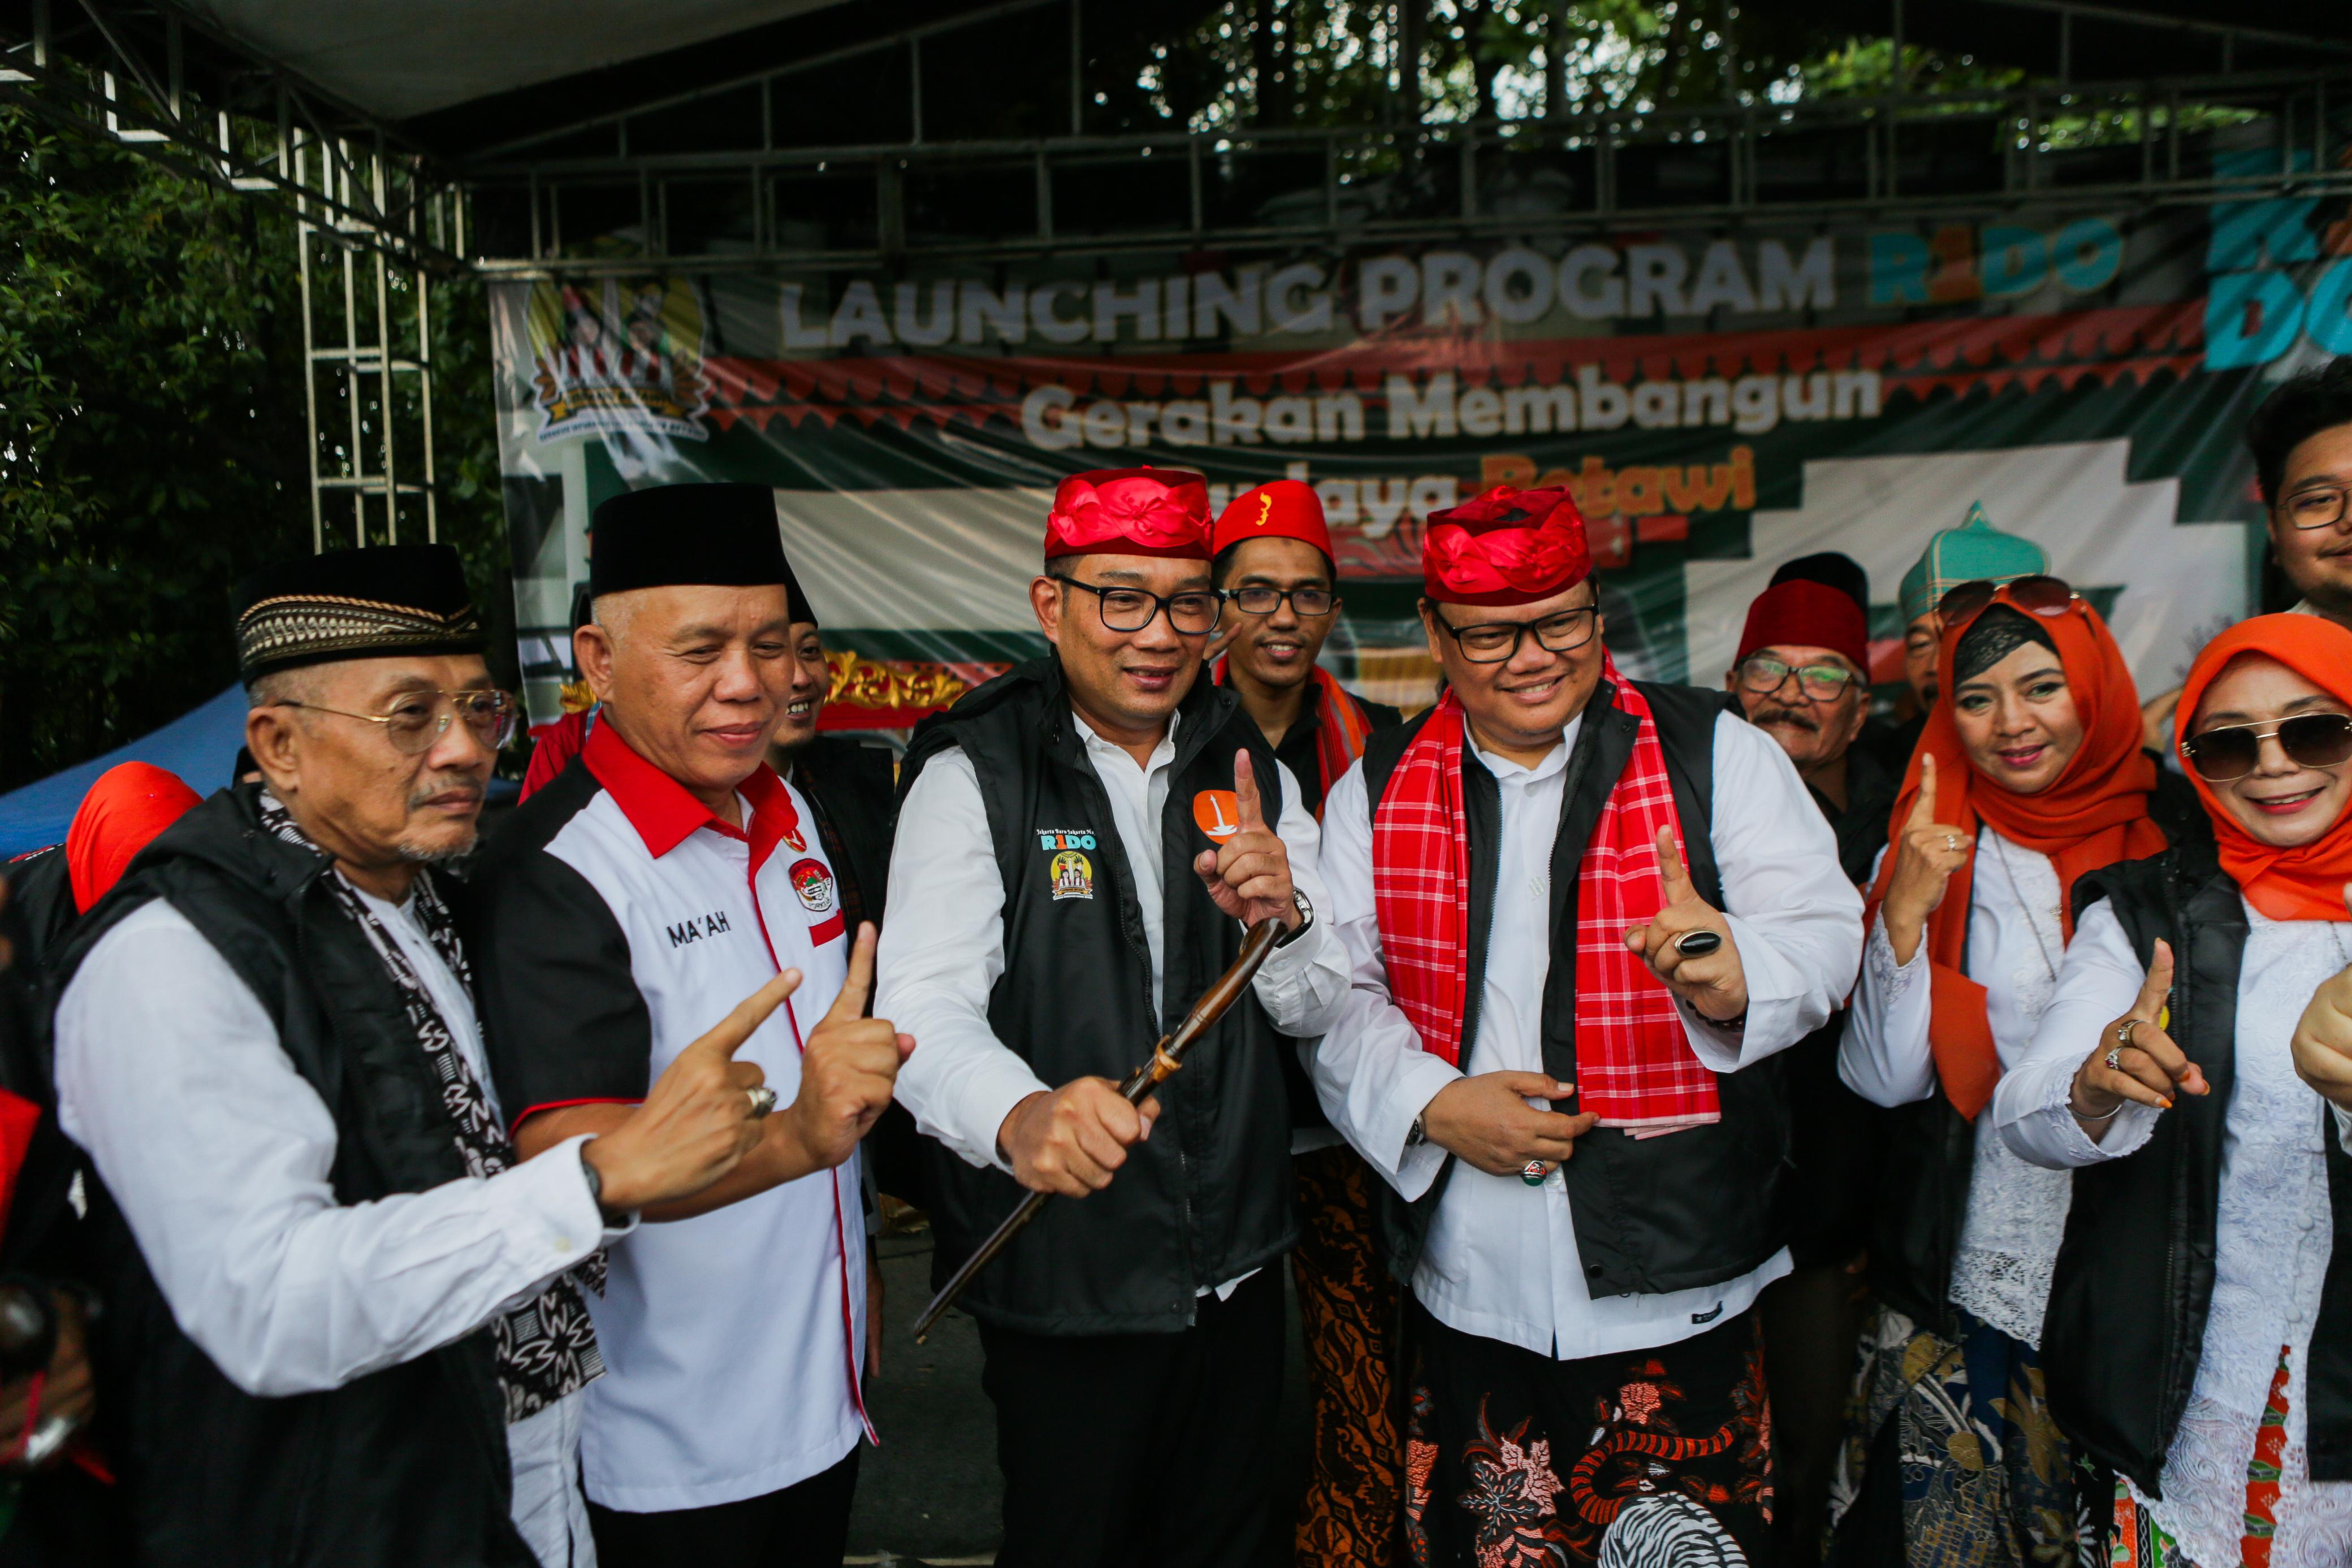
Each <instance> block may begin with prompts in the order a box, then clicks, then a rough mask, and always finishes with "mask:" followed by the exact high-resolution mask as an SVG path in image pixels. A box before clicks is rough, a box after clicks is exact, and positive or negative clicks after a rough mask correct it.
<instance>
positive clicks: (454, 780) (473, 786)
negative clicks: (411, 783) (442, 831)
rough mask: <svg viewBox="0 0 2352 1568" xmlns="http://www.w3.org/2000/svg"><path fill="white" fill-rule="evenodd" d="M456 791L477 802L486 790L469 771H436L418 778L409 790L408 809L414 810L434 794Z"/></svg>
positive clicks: (439, 794) (431, 798)
mask: <svg viewBox="0 0 2352 1568" xmlns="http://www.w3.org/2000/svg"><path fill="white" fill-rule="evenodd" d="M457 793H464V794H467V795H470V796H472V797H473V798H474V800H476V801H477V802H479V801H480V800H481V799H482V797H483V795H484V794H485V793H486V790H485V787H484V785H483V783H482V781H481V780H480V779H477V778H475V777H474V776H473V775H472V774H470V773H436V774H434V775H432V776H431V777H429V778H425V779H418V780H417V782H416V786H415V789H411V790H409V792H408V805H409V809H410V810H415V809H416V808H417V807H419V806H422V805H424V804H425V802H427V801H429V800H433V799H434V798H435V797H436V796H441V795H449V794H457Z"/></svg>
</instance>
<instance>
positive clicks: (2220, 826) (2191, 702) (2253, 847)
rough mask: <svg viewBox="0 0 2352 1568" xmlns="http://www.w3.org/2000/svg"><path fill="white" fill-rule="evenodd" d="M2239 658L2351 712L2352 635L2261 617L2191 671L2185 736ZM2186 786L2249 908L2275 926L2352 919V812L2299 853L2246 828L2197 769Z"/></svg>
mask: <svg viewBox="0 0 2352 1568" xmlns="http://www.w3.org/2000/svg"><path fill="white" fill-rule="evenodd" d="M2241 653H2263V654H2266V655H2268V656H2269V657H2271V658H2273V659H2276V660H2277V661H2278V662H2279V663H2280V664H2284V665H2285V666H2286V667H2287V668H2288V669H2290V670H2293V671H2294V673H2295V674H2298V675H2301V676H2302V677H2303V678H2304V679H2305V680H2306V681H2309V682H2310V683H2311V684H2312V685H2315V686H2317V687H2318V688H2319V689H2320V690H2321V691H2324V692H2326V693H2327V694H2328V695H2330V696H2333V697H2336V698H2337V699H2339V700H2341V701H2343V702H2345V703H2347V704H2352V632H2347V631H2346V630H2345V629H2344V628H2343V627H2341V626H2338V625H2337V624H2336V622H2333V621H2326V620H2322V619H2321V618H2320V617H2318V616H2316V615H2257V616H2256V617H2254V619H2252V621H2241V622H2238V624H2236V625H2235V626H2232V627H2231V628H2230V629H2229V630H2228V631H2227V632H2222V633H2221V635H2220V636H2219V637H2216V638H2214V639H2213V640H2212V641H2211V642H2210V643H2206V644H2205V651H2204V652H2203V653H2200V654H2198V655H2197V662H2196V664H2192V665H2190V666H2189V679H2188V680H2186V681H2184V682H2183V683H2181V687H2180V709H2179V711H2180V724H2181V727H2182V730H2183V732H2184V733H2185V732H2186V729H2187V727H2188V725H2189V720H2190V719H2192V718H2194V717H2195V716H2196V714H2197V704H2198V702H2199V700H2200V699H2201V698H2202V697H2203V696H2204V695H2205V688H2206V687H2208V686H2210V685H2212V684H2213V680H2214V677H2216V676H2217V675H2219V674H2221V671H2222V668H2223V667H2224V666H2225V665H2227V664H2229V662H2230V661H2231V660H2232V659H2234V658H2236V657H2237V656H2238V655H2239V654H2241ZM2189 782H2190V783H2192V784H2194V785H2196V786H2197V794H2198V797H2199V798H2200V800H2203V801H2204V802H2205V814H2206V815H2207V816H2209V817H2210V818H2212V819H2213V837H2214V839H2215V840H2216V841H2218V842H2219V843H2220V845H2221V869H2222V870H2223V871H2226V872H2228V873H2230V875H2231V878H2232V879H2233V880H2235V881H2236V883H2237V884H2238V890H2239V891H2240V892H2242V893H2243V894H2245V895H2246V902H2247V903H2248V904H2252V905H2253V906H2254V907H2255V908H2256V909H2259V910H2261V911H2262V912H2263V914H2264V915H2269V916H2270V917H2271V918H2272V919H2273V920H2344V919H2352V915H2347V911H2346V910H2345V907H2344V884H2345V883H2347V882H2352V811H2347V812H2346V813H2345V814H2344V815H2342V816H2340V817H2338V818H2336V825H2335V826H2334V827H2332V828H2330V829H2328V830H2327V831H2326V834H2324V835H2323V836H2322V837H2320V838H2317V839H2315V840H2314V841H2311V842H2310V843H2307V844H2305V845H2303V846H2302V847H2301V848H2299V849H2292V850H2282V849H2276V848H2273V847H2272V846H2271V845H2269V844H2265V843H2263V842H2262V841H2260V840H2258V839H2256V838H2255V837H2254V836H2253V835H2252V833H2249V832H2247V831H2246V830H2245V829H2244V828H2242V827H2241V826H2240V825H2239V823H2238V819H2237V818H2235V817H2233V816H2231V814H2230V809H2229V808H2228V807H2227V806H2224V805H2223V804H2221V800H2220V799H2219V798H2218V797H2216V796H2215V795H2214V793H2213V787H2212V786H2211V785H2210V784H2208V783H2206V782H2205V780H2204V779H2200V778H2199V777H2198V776H2197V770H2196V769H2195V768H2189Z"/></svg>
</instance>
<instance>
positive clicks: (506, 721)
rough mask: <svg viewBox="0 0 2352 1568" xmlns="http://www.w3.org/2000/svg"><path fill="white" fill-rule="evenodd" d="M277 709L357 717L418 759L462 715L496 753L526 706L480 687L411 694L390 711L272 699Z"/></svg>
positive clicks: (469, 726) (502, 745) (478, 736)
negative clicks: (379, 728) (362, 711)
mask: <svg viewBox="0 0 2352 1568" xmlns="http://www.w3.org/2000/svg"><path fill="white" fill-rule="evenodd" d="M270 706H273V707H299V708H305V709H308V710H309V711H310V712H311V713H331V714H333V715H334V716H336V717H337V718H355V719H358V720H359V721H360V722H362V724H373V725H381V726H382V727H383V736H384V738H385V739H386V740H389V741H391V742H392V747H393V749H394V751H397V752H399V753H400V754H401V755H402V756H404V757H415V756H416V755H418V754H419V753H421V752H426V751H430V750H432V749H433V746H434V743H435V742H436V741H438V740H439V739H440V738H441V737H443V736H445V735H446V734H448V733H449V725H450V723H451V721H452V720H455V719H458V718H462V719H464V720H465V721H466V727H467V729H469V730H471V731H473V733H474V738H475V739H476V740H478V741H480V742H481V743H482V744H483V745H484V746H486V747H489V748H490V749H491V750H492V751H502V750H504V749H505V748H506V744H507V742H508V741H509V740H512V739H513V738H514V733H515V726H516V722H517V720H518V719H519V718H520V715H521V709H520V707H519V706H517V704H516V702H515V699H514V698H513V697H512V696H510V695H508V694H507V693H505V692H502V691H498V690H496V689H492V690H488V691H484V690H480V689H478V688H477V689H475V690H471V691H462V692H410V693H407V694H406V695H404V696H402V697H401V698H399V700H398V701H396V702H395V703H394V705H393V709H392V711H391V712H390V713H352V712H351V711H349V710H348V709H345V708H339V707H327V706H323V705H321V704H319V703H304V702H295V701H293V700H292V699H290V698H289V699H288V700H286V701H283V702H278V703H273V704H271V705H270Z"/></svg>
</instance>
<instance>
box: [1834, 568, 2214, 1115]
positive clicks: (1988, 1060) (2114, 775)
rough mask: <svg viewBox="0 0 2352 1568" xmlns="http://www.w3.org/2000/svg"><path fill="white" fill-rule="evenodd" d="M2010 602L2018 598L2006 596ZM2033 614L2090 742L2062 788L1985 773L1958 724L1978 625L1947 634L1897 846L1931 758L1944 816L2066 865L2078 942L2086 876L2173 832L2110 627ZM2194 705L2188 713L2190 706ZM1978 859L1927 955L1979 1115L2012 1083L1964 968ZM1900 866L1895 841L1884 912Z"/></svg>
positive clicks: (1934, 1042)
mask: <svg viewBox="0 0 2352 1568" xmlns="http://www.w3.org/2000/svg"><path fill="white" fill-rule="evenodd" d="M1995 602H1996V603H2006V602H2007V601H1995ZM2020 613H2021V614H2027V615H2029V616H2030V617H2031V619H2032V621H2033V622H2034V623H2035V624H2036V625H2038V626H2040V627H2041V628H2042V631H2044V632H2048V633H2049V634H2050V640H2051V641H2052V642H2053V643H2056V644H2057V645H2058V663H2059V664H2060V666H2061V667H2062V668H2063V669H2064V670H2065V672H2066V685H2067V687H2068V688H2069V689H2070V690H2071V691H2072V692H2073V693H2074V711H2075V712H2076V713H2077V714H2078V715H2080V716H2081V717H2082V720H2083V744H2082V745H2081V747H2078V748H2077V749H2076V750H2075V753H2074V757H2073V758H2070V759H2069V760H2068V762H2067V764H2066V767H2065V770H2064V771H2063V772H2062V773H2060V774H2059V775H2058V777H2057V779H2055V780H2053V782H2052V783H2051V786H2050V788H2048V789H2044V790H2043V791H2042V793H2040V794H2039V795H2019V794H2016V793H2014V792H2012V791H2011V790H2009V789H2003V788H2002V787H2001V786H2000V785H1999V784H1996V783H1994V782H1993V781H1992V780H1991V779H1988V778H1986V777H1985V776H1984V775H1983V774H1981V773H1979V772H1978V771H1977V770H1976V768H1975V767H1974V766H1973V765H1972V764H1970V763H1969V757H1968V752H1967V750H1966V749H1965V748H1964V747H1962V746H1961V745H1960V735H1959V731H1958V728H1956V727H1954V725H1953V723H1952V706H1951V703H1952V699H1951V692H1952V687H1953V685H1954V682H1953V679H1952V663H1953V656H1954V653H1956V651H1957V650H1958V647H1959V642H1960V636H1961V634H1962V632H1965V631H1966V630H1967V627H1968V626H1969V625H1973V624H1975V618H1971V619H1970V620H1969V622H1967V623H1966V624H1965V625H1962V626H1956V627H1953V628H1951V629H1949V630H1948V631H1947V632H1945V633H1944V642H1943V647H1942V648H1941V650H1940V651H1939V652H1938V653H1937V656H1936V678H1937V690H1938V691H1939V692H1941V693H1943V694H1944V695H1942V696H1940V697H1939V698H1937V702H1936V706H1934V707H1933V708H1931V709H1929V710H1928V713H1927V729H1926V731H1925V732H1924V733H1922V734H1921V736H1920V737H1919V745H1918V747H1917V749H1916V750H1915V751H1914V752H1913V753H1912V754H1911V765H1910V767H1909V768H1907V769H1906V771H1905V773H1904V775H1903V791H1902V793H1901V794H1900V795H1899V796H1897V797H1896V798H1895V815H1894V817H1893V819H1892V826H1893V831H1892V834H1891V836H1890V844H1895V843H1899V842H1900V841H1901V839H1902V834H1903V824H1904V822H1905V821H1907V820H1908V819H1909V817H1910V815H1911V807H1912V804H1913V803H1914V802H1915V801H1916V800H1918V798H1919V759H1920V758H1922V757H1925V756H1933V757H1934V758H1935V759H1936V821H1938V822H1941V823H1944V824H1946V825H1948V826H1949V827H1950V828H1951V829H1952V830H1953V831H1956V832H1958V834H1960V836H1961V837H1962V838H1964V839H1966V840H1967V841H1969V842H1971V843H1973V842H1974V841H1976V836H1977V827H1978V824H1979V823H1982V822H1989V823H1990V824H1991V825H1992V827H1993V829H1994V831H1997V832H1999V833H2000V835H2001V836H2002V837H2004V838H2006V839H2008V840H2009V841H2011V842H2012V843H2016V844H2020V845H2021V846H2023V847H2024V848H2026V849H2029V850H2033V851H2036V852H2040V853H2042V854H2045V855H2048V856H2049V857H2050V859H2051V860H2052V861H2053V862H2054V863H2055V864H2056V866H2057V868H2058V918H2059V923H2060V926H2061V929H2062V930H2063V933H2064V935H2065V936H2066V938H2067V939H2068V940H2070V941H2071V940H2072V939H2073V937H2074V912H2073V908H2072V904H2071V900H2072V899H2073V897H2074V879H2075V878H2076V877H2079V876H2081V875H2082V874H2083V873H2084V872H2087V871H2096V870H2098V869H2099V868H2100V867H2101V866H2104V865H2112V864H2114V863H2115V862H2117V861H2126V860H2138V859H2141V858H2143V857H2144V856H2147V855H2152V854H2157V853H2158V852H2161V851H2162V850H2163V849H2164V848H2165V841H2164V832H2163V830H2162V829H2160V828H2158V826H2157V825H2156V824H2155V823H2154V822H2152V821H2148V816H2147V797H2148V793H2149V791H2151V790H2153V789H2155V788H2156V761H2155V759H2154V758H2151V757H2149V756H2148V755H2147V753H2146V752H2144V751H2142V750H2141V749H2140V717H2139V691H2138V688H2137V687H2136V686H2134V685H2132V678H2131V670H2130V668H2129V667H2128V666H2126V664H2125V663H2124V656H2123V653H2122V652H2121V651H2120V650H2119V649H2117V648H2116V640H2115V636H2114V634H2113V633H2111V632H2108V630H2107V623H2106V622H2104V621H2102V620H2100V619H2099V612H2097V611H2095V610H2094V609H2092V608H2091V607H2090V606H2089V605H2088V604H2086V603H2082V602H2079V601H2078V602H2077V603H2076V604H2075V605H2074V607H2072V608H2070V609H2068V610H2067V611H2066V612H2064V613H2063V614H2060V615H2054V616H2041V615H2032V613H2031V612H2022V611H2021V612H2020ZM2183 711H2186V709H2185V708H2184V710H2183ZM1974 869H1975V861H1974V858H1973V857H1971V858H1970V860H1969V862H1967V863H1965V864H1963V865H1962V866H1961V867H1960V869H1959V870H1958V871H1957V872H1954V873H1952V879H1951V881H1950V882H1949V883H1948V884H1947V885H1946V886H1945V889H1944V901H1943V902H1942V903H1941V904H1937V906H1936V912H1935V913H1934V914H1933V915H1929V916H1928V917H1927V959H1928V964H1929V975H1930V977H1931V982H1932V985H1933V994H1932V1001H1933V1009H1934V1010H1933V1018H1932V1021H1931V1022H1930V1024H1929V1026H1928V1033H1927V1038H1928V1041H1929V1043H1930V1045H1931V1046H1932V1047H1933V1049H1934V1051H1935V1054H1936V1074H1937V1078H1938V1079H1940V1080H1941V1081H1942V1082H1943V1085H1944V1094H1945V1096H1946V1097H1947V1098H1948V1099H1949V1100H1950V1101H1951V1103H1952V1104H1953V1106H1954V1107H1955V1108H1956V1109H1958V1112H1959V1113H1960V1114H1961V1115H1963V1116H1966V1117H1967V1118H1968V1119H1969V1120H1970V1121H1971V1122H1973V1121H1975V1120H1976V1116H1977V1113H1978V1112H1979V1111H1981V1110H1983V1109H1984V1108H1985V1105H1986V1103H1988V1102H1990V1100H1991V1099H1992V1092H1993V1086H1994V1085H1995V1084H1996V1083H1998V1082H2000V1052H1999V1051H1998V1050H1996V1049H1995V1047H1994V1045H1993V1039H1992V1024H1991V1022H1990V1020H1989V1019H1987V1017H1986V1015H1985V988H1983V987H1982V986H1980V985H1979V984H1977V983H1976V982H1975V981H1974V980H1971V979H1969V977H1968V976H1967V975H1966V974H1964V973H1963V972H1962V971H1961V967H1960V966H1961V965H1962V964H1963V963H1964V962H1966V960H1967V957H1968V944H1969V886H1970V884H1971V882H1972V877H1971V875H1970V873H1971V872H1973V871H1974ZM1894 874H1895V853H1894V851H1893V849H1892V848H1890V849H1889V851H1888V853H1887V855H1886V859H1885V863H1884V864H1882V865H1881V866H1880V867H1879V871H1878V880H1877V883H1875V884H1874V886H1873V887H1872V888H1871V890H1870V911H1869V915H1866V916H1865V921H1867V920H1868V919H1871V918H1875V916H1876V914H1877V910H1878V905H1879V904H1880V903H1881V902H1882V901H1884V900H1885V897H1886V884H1887V883H1888V882H1889V881H1890V880H1891V879H1892V878H1893V877H1894Z"/></svg>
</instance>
